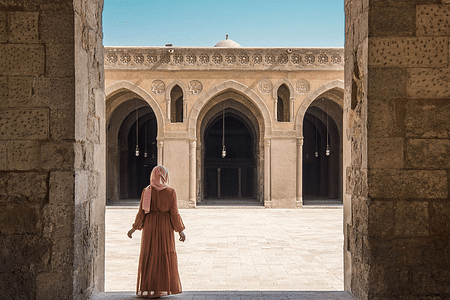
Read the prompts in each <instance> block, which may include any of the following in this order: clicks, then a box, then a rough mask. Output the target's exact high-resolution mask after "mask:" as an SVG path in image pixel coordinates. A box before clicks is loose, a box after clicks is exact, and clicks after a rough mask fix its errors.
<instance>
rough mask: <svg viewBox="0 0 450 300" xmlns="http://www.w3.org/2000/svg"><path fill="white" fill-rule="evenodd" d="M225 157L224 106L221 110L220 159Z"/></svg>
mask: <svg viewBox="0 0 450 300" xmlns="http://www.w3.org/2000/svg"><path fill="white" fill-rule="evenodd" d="M225 156H227V149H226V148H225V104H224V105H223V110H222V158H225Z"/></svg>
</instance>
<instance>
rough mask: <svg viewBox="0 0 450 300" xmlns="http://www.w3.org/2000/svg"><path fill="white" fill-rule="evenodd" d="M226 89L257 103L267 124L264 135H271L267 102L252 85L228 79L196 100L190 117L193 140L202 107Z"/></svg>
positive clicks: (189, 131)
mask: <svg viewBox="0 0 450 300" xmlns="http://www.w3.org/2000/svg"><path fill="white" fill-rule="evenodd" d="M226 90H234V91H236V92H238V93H241V94H243V95H244V96H246V97H247V98H248V99H249V100H250V101H252V102H253V104H255V105H256V107H257V108H258V109H259V111H260V112H261V115H262V116H263V122H264V126H265V130H264V135H266V136H267V135H270V134H271V132H272V119H271V115H270V112H269V109H268V108H267V105H266V104H265V102H264V101H263V100H262V99H261V98H260V97H259V96H258V95H257V94H256V93H255V92H254V91H253V90H252V89H251V88H250V87H248V86H246V85H244V84H242V83H240V82H237V81H234V80H227V81H224V82H221V83H219V84H217V85H215V86H213V87H212V88H210V89H209V90H207V91H205V92H204V93H202V95H201V96H200V97H199V98H198V100H197V102H195V104H194V106H193V108H192V109H191V111H190V115H189V119H188V135H189V138H190V139H191V140H195V139H196V138H197V137H196V135H197V133H196V126H197V119H198V116H199V114H200V111H201V110H202V108H203V107H204V106H205V105H206V103H207V102H208V101H210V100H211V99H213V98H214V97H215V96H216V95H218V94H220V93H222V92H224V91H226Z"/></svg>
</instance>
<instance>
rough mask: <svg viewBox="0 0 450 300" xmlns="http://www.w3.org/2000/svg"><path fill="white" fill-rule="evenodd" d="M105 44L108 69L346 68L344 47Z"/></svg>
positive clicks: (289, 69) (288, 69)
mask: <svg viewBox="0 0 450 300" xmlns="http://www.w3.org/2000/svg"><path fill="white" fill-rule="evenodd" d="M169 50H170V51H168V50H167V47H136V48H130V47H105V69H107V70H108V69H146V68H152V69H153V70H155V69H157V70H179V69H186V70H195V69H199V70H200V69H201V70H207V69H213V70H216V69H224V70H226V69H236V70H238V69H255V70H265V69H267V70H268V69H270V70H285V71H291V70H292V71H293V70H302V69H305V70H309V69H319V70H323V69H333V70H343V68H344V61H343V57H344V50H343V49H342V48H317V49H315V48H289V49H288V50H289V51H287V50H286V49H280V48H236V49H234V48H205V47H201V48H200V47H198V48H190V47H173V48H170V49H169Z"/></svg>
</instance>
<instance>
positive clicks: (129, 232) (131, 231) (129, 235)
mask: <svg viewBox="0 0 450 300" xmlns="http://www.w3.org/2000/svg"><path fill="white" fill-rule="evenodd" d="M135 231H136V230H135V229H134V228H131V229H130V230H128V233H127V235H128V237H129V238H130V239H131V238H133V237H132V236H131V235H132V234H133V232H135Z"/></svg>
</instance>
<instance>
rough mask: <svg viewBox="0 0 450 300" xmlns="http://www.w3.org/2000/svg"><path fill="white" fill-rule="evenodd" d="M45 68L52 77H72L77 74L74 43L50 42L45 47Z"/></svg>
mask: <svg viewBox="0 0 450 300" xmlns="http://www.w3.org/2000/svg"><path fill="white" fill-rule="evenodd" d="M45 52H46V55H47V59H46V61H45V68H46V71H47V73H48V74H49V76H50V77H71V76H74V75H75V66H74V65H71V64H70V62H71V61H73V59H74V49H73V43H67V44H48V45H47V46H46V48H45Z"/></svg>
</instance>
